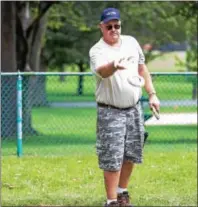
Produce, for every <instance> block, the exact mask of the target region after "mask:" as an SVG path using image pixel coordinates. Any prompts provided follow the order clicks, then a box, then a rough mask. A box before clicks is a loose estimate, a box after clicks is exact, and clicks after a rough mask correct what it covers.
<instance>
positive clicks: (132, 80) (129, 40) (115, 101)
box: [89, 35, 145, 108]
mask: <svg viewBox="0 0 198 207" xmlns="http://www.w3.org/2000/svg"><path fill="white" fill-rule="evenodd" d="M120 37H121V45H120V47H112V46H110V45H108V44H107V43H106V42H104V40H103V39H102V38H101V39H100V40H99V41H98V42H97V43H96V44H95V45H94V46H93V47H92V48H91V49H90V51H89V56H90V67H91V70H92V72H93V73H94V74H95V75H96V91H95V96H96V102H99V103H105V104H109V105H113V106H116V107H120V108H126V107H130V106H134V105H135V104H136V103H137V102H138V100H139V99H140V98H141V96H142V86H143V84H142V83H143V82H144V81H143V78H142V77H140V76H139V74H138V64H144V61H145V58H144V54H143V52H142V49H141V47H140V45H139V43H138V42H137V40H136V39H135V38H134V37H132V36H127V35H121V36H120ZM130 56H132V58H131V60H130V62H129V63H128V65H127V68H126V69H124V70H117V71H116V72H115V73H114V74H113V75H111V76H109V77H107V78H102V77H101V76H100V74H99V73H98V72H97V68H98V67H100V66H102V65H105V64H107V63H109V62H112V61H113V60H115V59H116V58H118V57H130Z"/></svg>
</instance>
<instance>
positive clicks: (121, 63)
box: [114, 57, 131, 70]
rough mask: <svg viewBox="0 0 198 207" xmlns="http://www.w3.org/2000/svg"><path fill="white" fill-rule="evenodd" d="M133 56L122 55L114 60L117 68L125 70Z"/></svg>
mask: <svg viewBox="0 0 198 207" xmlns="http://www.w3.org/2000/svg"><path fill="white" fill-rule="evenodd" d="M130 59H131V57H127V58H125V57H122V58H118V59H117V60H114V68H115V69H117V70H124V69H126V68H127V66H128V64H129V61H130Z"/></svg>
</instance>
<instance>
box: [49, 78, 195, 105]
mask: <svg viewBox="0 0 198 207" xmlns="http://www.w3.org/2000/svg"><path fill="white" fill-rule="evenodd" d="M193 77H194V79H196V76H193ZM153 83H154V85H155V88H156V90H157V92H158V96H159V98H160V99H161V100H185V99H189V100H191V98H192V89H193V84H192V81H190V80H189V78H187V77H185V76H182V75H181V76H171V75H167V76H155V77H154V78H153ZM77 86H78V77H75V76H68V77H66V80H65V81H64V82H60V80H59V77H58V76H54V77H51V76H50V77H48V78H47V86H46V91H47V97H48V101H53V102H73V101H95V97H94V91H95V81H94V77H92V76H87V77H84V84H83V95H78V93H77Z"/></svg>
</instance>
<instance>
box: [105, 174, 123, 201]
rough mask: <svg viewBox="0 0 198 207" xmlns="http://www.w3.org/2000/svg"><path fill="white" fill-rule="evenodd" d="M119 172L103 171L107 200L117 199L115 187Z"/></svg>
mask: <svg viewBox="0 0 198 207" xmlns="http://www.w3.org/2000/svg"><path fill="white" fill-rule="evenodd" d="M119 177H120V171H115V172H114V171H104V182H105V188H106V194H107V199H117V187H118V183H119Z"/></svg>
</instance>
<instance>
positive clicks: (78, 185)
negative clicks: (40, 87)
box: [1, 54, 197, 206]
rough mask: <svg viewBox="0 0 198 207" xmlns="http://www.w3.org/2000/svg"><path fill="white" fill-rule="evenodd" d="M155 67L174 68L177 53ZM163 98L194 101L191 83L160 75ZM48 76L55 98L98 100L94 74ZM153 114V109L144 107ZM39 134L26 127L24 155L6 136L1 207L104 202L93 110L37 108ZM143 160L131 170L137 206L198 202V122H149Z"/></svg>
mask: <svg viewBox="0 0 198 207" xmlns="http://www.w3.org/2000/svg"><path fill="white" fill-rule="evenodd" d="M149 64H150V65H149V69H150V70H151V71H176V70H177V69H176V68H175V67H174V66H173V54H171V56H169V55H168V54H165V55H164V56H162V57H160V58H159V59H157V61H155V64H154V65H152V64H153V63H152V62H151V63H149ZM153 80H154V84H155V86H156V89H157V91H158V94H159V97H160V99H161V100H178V99H179V100H182V99H188V100H191V93H192V83H191V82H190V81H189V80H188V79H187V78H186V77H182V76H177V77H173V76H167V77H160V76H159V77H154V79H153ZM77 83H78V77H66V80H65V81H64V82H60V81H59V77H57V76H56V77H48V78H47V86H46V90H47V96H48V100H49V101H58V102H63V101H66V102H69V101H94V87H95V86H94V85H95V84H94V79H93V77H85V82H84V94H83V95H82V96H78V95H77ZM146 111H147V112H148V109H146ZM196 111H197V109H196V107H195V106H188V107H187V106H183V107H182V106H179V105H174V106H171V107H163V108H161V113H175V112H178V113H180V112H196ZM32 123H33V127H34V129H36V131H37V132H38V133H39V134H38V136H28V135H26V134H27V133H28V132H27V131H26V129H24V138H23V156H22V157H21V158H17V156H16V140H15V139H13V140H12V139H6V140H2V159H1V161H2V162H1V164H2V168H1V181H2V182H1V205H2V206H57V205H59V206H103V205H104V202H105V199H106V198H105V191H104V184H103V176H102V171H101V170H100V169H98V164H97V157H96V154H95V128H96V109H95V108H50V107H38V108H33V110H32ZM146 130H147V131H148V132H149V138H148V141H147V143H146V145H145V150H144V163H143V164H142V165H138V166H137V167H136V169H135V171H134V173H133V176H132V178H131V182H130V185H129V191H130V194H131V196H132V201H133V203H134V205H135V206H197V126H196V125H185V126H183V125H181V126H180V125H175V126H147V127H146Z"/></svg>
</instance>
